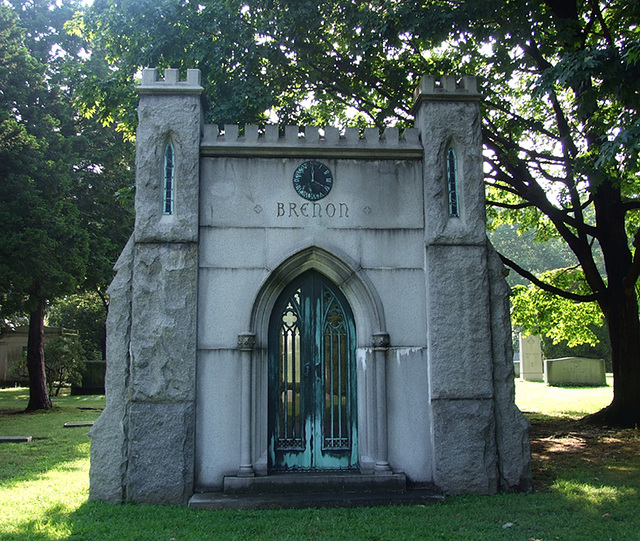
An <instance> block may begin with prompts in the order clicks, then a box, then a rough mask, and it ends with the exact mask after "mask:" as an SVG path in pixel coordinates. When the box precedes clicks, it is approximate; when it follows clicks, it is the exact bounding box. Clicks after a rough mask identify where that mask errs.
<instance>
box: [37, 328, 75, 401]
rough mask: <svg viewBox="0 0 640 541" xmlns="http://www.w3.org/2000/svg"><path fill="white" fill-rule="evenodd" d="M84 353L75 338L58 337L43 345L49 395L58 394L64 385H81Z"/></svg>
mask: <svg viewBox="0 0 640 541" xmlns="http://www.w3.org/2000/svg"><path fill="white" fill-rule="evenodd" d="M84 359H85V355H84V351H83V349H82V345H81V344H80V341H79V340H78V338H77V337H76V336H59V337H57V338H53V339H52V340H49V341H48V342H47V343H46V344H45V345H44V366H45V371H46V374H47V384H48V385H49V394H50V395H53V394H54V393H53V390H54V386H55V396H58V395H59V394H60V389H61V388H62V387H63V386H64V385H66V384H76V385H79V384H81V383H82V371H83V369H84Z"/></svg>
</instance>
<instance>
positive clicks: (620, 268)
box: [587, 182, 640, 427]
mask: <svg viewBox="0 0 640 541" xmlns="http://www.w3.org/2000/svg"><path fill="white" fill-rule="evenodd" d="M594 204H595V208H596V216H597V227H598V232H599V235H598V240H599V241H600V247H601V249H602V254H603V256H604V262H605V267H606V271H607V287H606V290H605V291H604V292H601V293H600V295H599V299H598V302H599V304H600V307H601V308H602V312H603V314H604V316H605V319H606V320H607V325H608V327H609V337H610V339H611V359H612V363H613V401H612V402H611V404H610V405H609V406H607V407H606V408H605V409H603V410H602V411H599V412H598V413H595V414H594V415H590V416H589V417H588V418H587V419H588V420H589V421H593V422H597V423H601V424H606V425H610V426H619V427H636V426H640V320H639V319H638V299H637V297H636V292H635V278H633V279H631V280H630V277H631V276H632V273H633V268H632V267H633V265H632V255H631V250H630V249H629V241H628V236H627V232H626V229H625V211H624V208H623V206H622V199H621V195H620V190H619V188H617V187H616V186H614V185H613V183H612V182H604V183H602V184H601V185H600V186H598V189H597V190H596V191H595V192H594Z"/></svg>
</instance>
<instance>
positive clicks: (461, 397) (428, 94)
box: [414, 76, 498, 493]
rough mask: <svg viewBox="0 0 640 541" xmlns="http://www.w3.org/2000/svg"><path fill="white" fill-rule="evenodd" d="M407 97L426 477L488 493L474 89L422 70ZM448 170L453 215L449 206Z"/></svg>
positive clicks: (488, 373)
mask: <svg viewBox="0 0 640 541" xmlns="http://www.w3.org/2000/svg"><path fill="white" fill-rule="evenodd" d="M415 97H416V103H415V109H414V112H415V117H416V121H415V122H416V127H417V128H418V129H419V131H420V133H421V138H422V144H423V146H424V162H423V163H424V172H423V182H424V209H425V210H424V215H425V224H426V226H425V247H426V253H425V278H426V290H427V356H428V363H429V395H430V404H431V421H432V422H431V430H432V441H433V467H434V481H435V483H436V484H437V485H438V486H439V487H440V488H442V489H443V490H445V491H446V492H451V493H456V492H479V493H491V492H495V491H496V489H497V486H498V484H497V476H498V471H497V464H496V452H497V450H496V444H495V425H494V415H493V400H492V398H493V381H492V350H491V325H490V313H489V273H488V267H487V237H486V231H485V221H486V219H485V195H484V177H483V171H482V133H481V119H480V100H481V95H480V94H479V93H478V91H477V88H476V80H475V78H473V77H463V78H462V79H461V80H460V81H459V82H458V81H457V80H456V78H455V77H452V76H443V77H440V78H436V77H433V76H426V77H423V78H422V80H421V81H420V85H419V87H418V89H417V90H416V95H415ZM450 149H451V150H452V151H453V153H450ZM450 159H453V164H451V163H450V161H449V160H450ZM452 172H453V175H454V178H455V185H456V186H457V188H456V192H455V193H456V197H457V203H458V204H457V211H456V212H455V213H453V212H451V210H450V206H449V197H450V195H451V188H450V180H451V179H450V175H451V174H452Z"/></svg>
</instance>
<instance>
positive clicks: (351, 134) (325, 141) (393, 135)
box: [200, 124, 424, 160]
mask: <svg viewBox="0 0 640 541" xmlns="http://www.w3.org/2000/svg"><path fill="white" fill-rule="evenodd" d="M200 152H201V154H202V155H204V156H261V157H273V156H277V157H290V158H296V157H298V158H300V157H306V156H314V157H318V158H353V159H357V158H368V159H371V158H375V159H388V160H391V159H421V158H422V157H423V155H424V150H423V147H422V144H421V142H420V137H419V132H418V130H417V129H416V128H407V129H405V130H403V131H402V132H400V130H399V129H398V128H396V127H388V128H385V130H384V131H383V132H382V134H381V133H380V130H379V129H378V128H365V129H364V130H363V131H362V132H361V131H360V129H359V128H346V130H345V132H344V134H341V133H340V130H339V129H338V128H335V127H325V128H320V127H317V126H304V127H299V126H285V127H284V129H283V130H282V131H281V129H280V127H279V126H278V125H275V124H268V125H266V126H265V127H264V128H260V127H258V126H255V125H247V126H244V130H243V133H242V134H241V130H240V127H239V126H238V125H235V124H233V125H228V124H227V125H225V126H224V130H223V131H221V130H220V129H219V127H218V126H217V125H215V124H207V125H205V126H204V133H203V137H202V141H201V144H200Z"/></svg>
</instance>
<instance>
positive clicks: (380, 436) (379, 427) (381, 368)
mask: <svg viewBox="0 0 640 541" xmlns="http://www.w3.org/2000/svg"><path fill="white" fill-rule="evenodd" d="M389 343H390V342H389V335H388V334H387V333H375V334H374V335H373V351H374V356H375V363H376V451H377V452H376V457H375V460H376V465H375V469H374V472H375V473H376V474H377V475H380V474H385V473H391V467H390V466H389V461H388V453H389V444H388V441H387V438H388V429H387V353H388V351H389Z"/></svg>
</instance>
